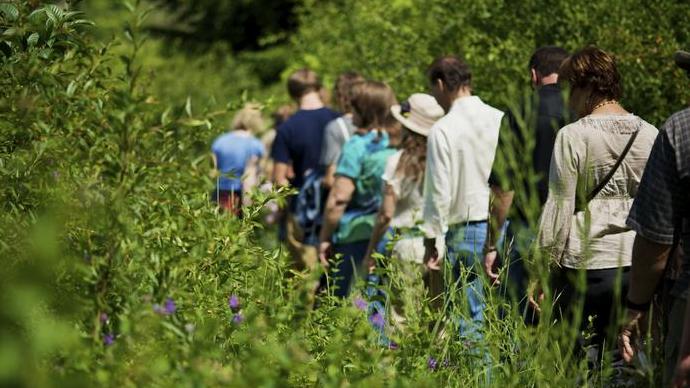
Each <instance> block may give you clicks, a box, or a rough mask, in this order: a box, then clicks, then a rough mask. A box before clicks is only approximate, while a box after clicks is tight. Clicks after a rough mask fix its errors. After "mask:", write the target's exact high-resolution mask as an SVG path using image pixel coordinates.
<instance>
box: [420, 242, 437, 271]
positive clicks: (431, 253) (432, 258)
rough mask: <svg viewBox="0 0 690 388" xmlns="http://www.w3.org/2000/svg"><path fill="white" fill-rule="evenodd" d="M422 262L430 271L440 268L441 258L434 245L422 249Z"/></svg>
mask: <svg viewBox="0 0 690 388" xmlns="http://www.w3.org/2000/svg"><path fill="white" fill-rule="evenodd" d="M424 264H425V265H426V267H427V268H428V269H429V270H430V271H439V270H440V269H441V260H440V258H439V254H438V249H436V247H435V246H427V247H426V248H425V249H424Z"/></svg>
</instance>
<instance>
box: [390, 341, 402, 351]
mask: <svg viewBox="0 0 690 388" xmlns="http://www.w3.org/2000/svg"><path fill="white" fill-rule="evenodd" d="M399 348H400V345H398V343H397V342H395V341H391V342H390V343H389V344H388V349H389V350H398V349H399Z"/></svg>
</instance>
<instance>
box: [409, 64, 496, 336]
mask: <svg viewBox="0 0 690 388" xmlns="http://www.w3.org/2000/svg"><path fill="white" fill-rule="evenodd" d="M428 78H429V81H430V83H431V91H432V94H433V96H434V97H435V98H436V100H437V101H438V103H439V105H441V107H443V109H444V111H446V112H447V113H446V115H445V116H444V117H443V118H441V119H440V120H439V121H437V122H436V124H434V126H433V127H432V129H431V132H430V134H429V140H428V145H427V163H426V174H425V183H424V207H423V219H424V223H423V224H422V226H421V229H422V231H423V233H424V236H425V239H424V246H425V255H424V263H426V265H427V267H428V268H429V270H437V271H438V270H440V269H441V259H440V255H439V252H438V249H437V248H436V240H437V239H441V238H444V239H445V242H446V249H447V254H446V260H445V261H446V262H447V263H448V267H447V268H450V269H452V278H449V277H448V276H446V283H447V286H446V294H447V297H452V296H453V295H455V294H456V293H457V294H458V295H462V296H463V297H464V299H465V300H464V302H463V303H458V301H456V302H455V303H454V306H455V307H456V308H459V309H460V311H461V312H462V315H463V316H462V317H461V319H460V320H459V325H460V328H459V329H460V335H461V337H464V338H465V339H469V340H478V339H480V338H481V334H480V330H481V326H482V324H481V323H482V322H483V320H484V314H483V311H484V308H485V303H484V291H483V284H482V278H481V276H480V274H481V271H482V269H481V268H482V262H481V261H482V247H483V245H484V240H485V239H486V237H487V232H488V223H487V219H488V216H489V214H488V212H489V196H490V189H489V185H488V183H487V182H488V179H489V175H490V173H491V166H492V164H493V161H494V156H495V153H496V146H497V144H498V132H499V127H500V125H501V120H502V117H503V112H502V111H500V110H498V109H496V108H494V107H492V106H489V105H487V104H486V103H484V102H483V101H482V100H481V99H480V98H479V97H477V96H473V95H472V91H471V79H472V75H471V72H470V69H469V67H468V66H467V64H466V63H465V62H463V61H462V60H461V59H459V58H457V57H455V56H445V57H440V58H437V59H436V60H434V62H433V63H432V64H431V66H430V67H429V70H428ZM458 288H459V289H458Z"/></svg>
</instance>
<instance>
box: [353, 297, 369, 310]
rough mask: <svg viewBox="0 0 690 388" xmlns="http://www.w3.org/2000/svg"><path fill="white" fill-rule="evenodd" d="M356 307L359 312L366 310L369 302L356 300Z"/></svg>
mask: <svg viewBox="0 0 690 388" xmlns="http://www.w3.org/2000/svg"><path fill="white" fill-rule="evenodd" d="M354 303H355V307H357V308H358V309H359V310H362V311H364V310H366V309H367V302H366V301H365V300H364V299H362V298H355V301H354Z"/></svg>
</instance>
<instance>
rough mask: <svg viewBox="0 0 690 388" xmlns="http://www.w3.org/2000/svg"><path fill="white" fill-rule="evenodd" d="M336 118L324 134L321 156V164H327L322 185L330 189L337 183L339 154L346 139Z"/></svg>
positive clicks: (327, 126)
mask: <svg viewBox="0 0 690 388" xmlns="http://www.w3.org/2000/svg"><path fill="white" fill-rule="evenodd" d="M336 120H338V119H336ZM336 120H333V121H331V122H330V123H328V125H326V129H325V131H324V135H323V144H322V146H321V157H320V160H319V164H320V165H321V166H325V171H324V176H323V180H322V181H321V182H322V185H323V187H325V188H327V189H330V188H331V187H333V184H334V183H335V167H336V164H337V163H338V156H339V155H340V151H341V149H342V146H343V143H344V142H345V139H343V138H342V136H341V135H340V128H339V127H338V123H337V122H336Z"/></svg>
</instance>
